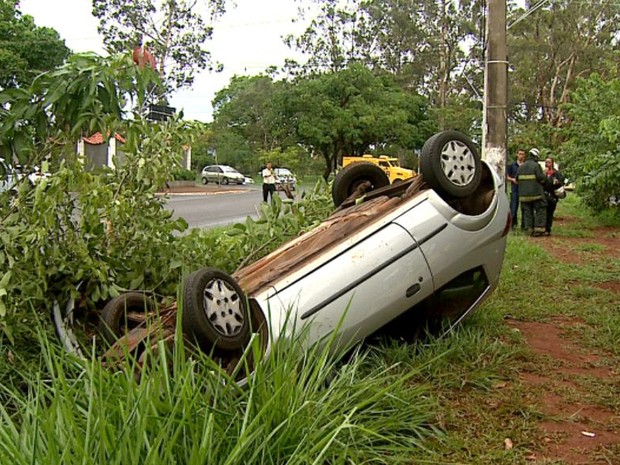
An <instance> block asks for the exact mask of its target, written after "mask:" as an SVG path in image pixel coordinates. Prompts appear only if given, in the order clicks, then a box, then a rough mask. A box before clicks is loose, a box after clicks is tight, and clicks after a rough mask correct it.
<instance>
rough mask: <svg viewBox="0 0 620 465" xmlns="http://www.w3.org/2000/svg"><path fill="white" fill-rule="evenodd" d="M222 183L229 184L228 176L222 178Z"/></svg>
mask: <svg viewBox="0 0 620 465" xmlns="http://www.w3.org/2000/svg"><path fill="white" fill-rule="evenodd" d="M222 184H224V185H225V186H228V178H222Z"/></svg>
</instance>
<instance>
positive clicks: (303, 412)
mask: <svg viewBox="0 0 620 465" xmlns="http://www.w3.org/2000/svg"><path fill="white" fill-rule="evenodd" d="M318 203H320V202H317V204H318ZM558 215H559V216H562V217H567V215H570V216H571V221H565V222H561V223H559V224H558V225H556V231H555V234H556V236H557V237H556V238H555V239H554V241H558V240H560V241H561V240H562V238H565V237H570V235H569V234H567V232H568V229H571V230H573V229H574V230H584V229H585V230H589V231H592V229H593V228H596V227H600V226H601V223H600V222H599V220H598V218H593V217H590V216H589V215H588V212H587V211H585V210H584V209H583V208H580V206H579V204H578V202H577V201H576V197H573V196H569V197H568V198H567V199H566V200H563V201H562V202H560V204H559V205H558ZM573 215H575V216H573ZM606 225H607V226H614V227H617V226H618V222H617V221H616V223H613V224H606ZM567 228H568V229H567ZM233 237H235V236H233ZM563 244H566V246H567V247H572V246H571V244H574V240H571V241H570V242H566V243H563ZM571 252H572V253H573V254H575V255H576V256H579V257H580V258H581V260H583V262H584V265H575V264H573V263H565V262H562V261H558V260H554V259H552V257H551V256H550V255H549V254H548V253H547V252H546V251H545V249H544V247H543V245H542V243H540V242H539V241H536V242H535V241H532V240H531V239H530V238H529V237H525V236H521V235H519V234H511V235H509V237H508V247H507V251H506V258H505V261H504V266H503V270H502V278H501V280H500V283H499V288H498V289H497V290H496V291H495V292H494V294H493V295H492V296H491V298H490V299H489V300H488V301H487V303H485V305H484V306H483V307H482V308H481V309H480V310H479V311H478V312H477V313H476V314H475V315H473V316H472V317H471V318H469V319H468V320H467V321H465V322H464V323H463V324H462V325H460V327H459V328H457V329H456V330H455V331H453V332H451V333H450V334H449V335H446V336H444V337H441V338H433V337H430V336H429V337H427V338H425V339H424V340H420V341H415V342H413V343H407V342H405V341H403V340H400V339H399V340H394V339H389V338H386V337H382V338H378V339H373V340H369V341H366V342H365V344H364V345H363V346H361V348H360V350H356V351H352V352H350V353H349V354H348V356H346V357H345V359H344V361H343V362H342V363H338V362H335V361H334V359H333V358H331V356H328V354H327V351H323V350H320V349H319V348H314V349H311V350H308V351H303V350H301V344H299V343H297V341H296V340H295V339H293V340H291V341H285V340H280V341H278V343H277V344H276V345H274V346H273V347H272V353H271V356H270V357H269V358H268V359H266V360H265V362H264V364H261V365H260V366H259V368H258V370H257V373H256V377H255V378H254V379H252V380H251V382H250V383H248V385H247V386H246V387H245V388H243V389H236V387H235V386H234V384H232V383H231V382H230V380H229V379H228V378H227V377H226V375H225V374H223V373H221V372H220V370H219V368H218V367H217V366H216V365H214V364H213V362H212V361H211V360H210V359H209V358H208V357H207V356H206V355H204V354H201V353H194V354H191V356H189V357H187V355H189V354H188V353H187V352H185V348H183V347H182V346H181V345H180V344H177V345H176V346H175V347H174V348H173V352H172V353H170V352H168V351H165V350H161V348H162V347H161V346H160V347H158V349H159V350H158V352H157V353H156V354H150V355H154V356H151V357H149V359H150V360H151V361H152V362H151V364H150V365H148V366H147V367H146V368H145V371H144V373H145V375H144V376H142V378H141V380H140V381H139V382H137V381H136V379H135V373H134V370H135V368H136V366H135V363H133V362H129V363H128V364H123V365H122V366H120V367H119V370H117V371H110V370H109V369H108V368H103V367H102V366H101V364H100V361H99V360H97V359H93V360H89V361H87V362H82V361H77V360H75V359H73V358H71V357H69V356H67V355H66V354H64V353H62V352H61V351H60V349H59V348H57V347H56V346H55V345H54V344H53V343H52V344H49V343H46V344H44V345H43V351H42V357H41V359H42V362H43V363H40V364H39V365H38V366H37V367H36V369H32V370H31V371H16V370H15V369H14V368H13V373H11V376H10V377H7V376H2V377H1V379H2V383H1V389H0V392H1V394H0V399H1V400H2V402H0V416H2V426H0V438H1V441H0V457H2V458H1V459H0V461H2V462H3V463H4V462H6V463H16V464H20V465H21V464H22V463H23V464H25V463H41V464H47V463H50V464H51V463H68V464H72V463H83V461H84V458H85V457H87V458H91V459H92V458H93V457H95V460H97V461H100V462H106V463H110V464H115V463H119V464H120V463H128V462H132V463H133V462H139V463H164V462H165V463H188V464H192V463H200V464H202V463H205V461H207V462H208V463H216V464H217V463H237V462H243V463H247V464H249V465H252V464H254V463H257V464H258V463H259V464H265V463H312V462H313V461H316V462H317V463H323V462H325V461H329V462H330V463H346V462H347V460H350V461H356V463H525V462H527V461H531V457H532V451H533V450H534V451H540V450H541V446H540V437H541V435H540V425H541V421H551V420H553V422H554V424H558V425H562V424H568V425H574V415H572V414H573V413H574V410H573V411H571V412H570V414H569V415H567V416H566V417H563V416H559V415H556V414H554V415H553V416H551V415H548V414H546V413H544V409H542V405H541V403H542V402H544V398H545V397H544V396H545V395H549V393H550V392H551V393H552V394H553V395H554V396H559V398H560V399H563V400H566V401H567V402H569V401H570V396H573V395H574V396H576V395H577V394H576V393H579V394H580V396H579V397H578V398H575V405H577V404H579V405H581V406H583V405H586V406H587V405H595V406H596V407H597V408H598V409H605V411H607V410H608V411H610V412H614V411H616V410H617V408H618V394H620V392H618V385H617V382H615V379H614V378H613V376H612V375H610V377H609V378H599V377H598V376H596V377H592V376H570V379H568V378H566V379H564V378H562V374H561V373H560V372H561V368H562V367H560V369H558V365H557V359H554V358H551V357H548V356H546V355H545V356H540V355H537V354H536V353H534V352H533V351H532V350H531V347H530V346H528V344H527V340H526V338H525V337H524V335H523V334H522V332H521V331H518V330H516V329H515V328H514V326H513V325H514V324H515V323H514V320H515V319H518V320H520V321H524V322H527V323H530V324H533V323H535V322H540V321H547V322H552V323H554V322H556V323H557V322H558V321H560V322H561V324H562V339H563V340H564V339H565V338H566V339H567V343H568V344H569V345H570V346H571V347H576V348H578V349H579V351H580V353H581V352H583V353H588V352H590V351H591V352H594V353H597V354H599V355H600V354H603V356H601V357H597V361H596V368H597V369H598V371H599V372H609V373H612V374H613V370H614V369H615V368H616V367H617V366H618V362H619V359H618V357H619V356H620V352H619V350H618V345H617V341H618V338H619V337H620V319H619V318H618V312H617V308H618V305H619V299H618V295H617V293H614V292H612V291H607V290H604V289H602V288H599V287H597V285H599V284H601V283H610V282H612V283H615V282H617V280H618V276H617V275H618V271H617V267H614V266H613V262H612V260H611V259H604V260H603V261H601V252H600V248H595V247H589V248H588V247H585V245H583V244H582V245H579V244H577V245H576V247H575V248H574V249H571ZM579 283H583V284H579ZM550 295H552V296H553V298H552V299H550V298H549V296H550ZM507 321H513V323H512V324H507V323H506V322H507ZM568 322H572V323H574V326H572V327H571V324H568ZM177 340H179V339H177ZM0 349H3V350H5V349H6V347H1V348H0ZM254 349H256V347H254ZM9 354H10V352H9ZM336 355H337V356H339V355H341V354H336ZM0 358H1V359H2V360H3V362H2V364H0V368H1V369H4V370H6V369H7V367H12V366H14V364H15V363H17V362H10V360H11V359H17V360H19V355H18V356H16V355H15V354H13V355H12V356H6V351H5V352H2V357H0ZM566 363H569V362H566ZM524 372H529V373H530V374H531V375H532V376H534V377H535V378H536V380H540V377H541V376H544V375H545V374H548V373H549V372H552V373H558V375H559V376H560V379H558V380H557V381H558V383H557V384H554V385H553V386H549V385H548V384H539V383H535V384H525V382H524V375H523V373H524ZM222 377H224V380H223V378H222ZM9 380H11V381H9ZM567 382H570V383H569V384H570V386H569V387H570V389H568V390H567V389H566V385H567V384H566V383H567ZM593 384H594V386H595V387H596V389H592V386H593ZM506 438H509V439H511V442H512V443H513V444H514V446H513V447H512V448H507V447H505V446H504V444H505V439H506ZM546 450H547V451H549V450H551V451H553V450H554V449H552V448H549V449H546ZM593 453H596V454H597V457H602V458H603V459H604V460H605V461H606V462H607V463H617V462H618V459H619V458H620V450H618V449H617V448H603V449H600V448H598V449H597V450H596V451H595V452H593ZM584 454H585V452H584ZM540 455H542V452H541V453H540V454H539V453H538V452H537V456H540ZM582 455H583V454H582ZM546 457H547V458H548V459H549V460H554V459H555V458H557V457H553V456H546ZM583 457H585V455H583ZM592 457H593V455H591V456H589V457H587V458H586V459H592Z"/></svg>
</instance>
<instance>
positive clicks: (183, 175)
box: [172, 168, 196, 181]
mask: <svg viewBox="0 0 620 465" xmlns="http://www.w3.org/2000/svg"><path fill="white" fill-rule="evenodd" d="M172 175H173V176H174V180H175V181H195V180H196V172H195V171H192V170H186V169H185V168H180V169H178V170H176V171H175V172H174V173H172Z"/></svg>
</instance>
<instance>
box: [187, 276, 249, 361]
mask: <svg viewBox="0 0 620 465" xmlns="http://www.w3.org/2000/svg"><path fill="white" fill-rule="evenodd" d="M183 327H184V329H185V331H186V332H187V333H189V334H191V335H193V336H194V337H195V338H196V341H197V342H198V343H199V344H200V345H201V346H203V347H205V346H206V347H214V346H215V347H216V348H218V349H222V350H226V351H232V350H238V349H242V348H244V347H245V345H246V344H247V342H248V340H249V338H250V321H249V313H248V307H247V302H246V298H245V295H244V294H243V291H242V290H241V288H240V287H239V285H238V284H237V283H236V281H235V280H234V279H233V278H232V277H230V276H229V275H228V274H226V273H224V272H223V271H221V270H218V269H216V268H203V269H200V270H198V271H195V272H194V273H192V274H190V275H189V276H188V277H187V279H186V280H185V283H184V285H183Z"/></svg>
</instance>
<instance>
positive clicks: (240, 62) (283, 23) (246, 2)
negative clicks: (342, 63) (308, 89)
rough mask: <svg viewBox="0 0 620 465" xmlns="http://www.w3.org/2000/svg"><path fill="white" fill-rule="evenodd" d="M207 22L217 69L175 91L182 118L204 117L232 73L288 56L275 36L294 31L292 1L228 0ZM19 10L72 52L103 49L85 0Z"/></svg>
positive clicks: (27, 1) (46, 0)
mask: <svg viewBox="0 0 620 465" xmlns="http://www.w3.org/2000/svg"><path fill="white" fill-rule="evenodd" d="M229 3H230V5H229V6H228V11H227V13H226V14H225V15H224V17H223V18H220V19H219V20H218V21H217V22H216V23H215V24H214V25H213V26H214V33H213V39H212V40H211V41H209V42H207V43H206V44H205V48H206V49H207V50H209V51H210V52H211V53H212V56H213V60H214V62H219V63H222V64H223V65H224V71H223V72H221V73H208V72H206V71H205V72H202V73H201V74H199V75H197V76H196V79H195V82H194V85H193V87H192V88H191V89H188V90H184V91H181V92H179V93H177V94H175V95H174V96H173V98H172V100H171V104H172V105H173V106H175V107H176V108H177V109H179V110H181V109H183V110H184V113H185V117H186V118H187V119H197V120H201V121H210V120H211V119H212V108H211V100H212V99H213V97H214V95H215V93H216V92H217V91H219V90H220V89H222V88H224V87H226V86H227V84H228V82H229V80H230V78H231V77H232V76H233V75H235V74H239V75H245V74H247V75H254V74H258V73H260V72H261V71H263V70H264V69H266V68H267V67H269V66H271V65H276V66H280V65H282V64H284V59H285V58H287V57H292V56H294V53H293V51H292V50H290V49H288V48H287V47H286V46H285V45H284V44H283V43H282V39H281V37H282V36H284V35H287V34H289V33H291V32H296V31H300V28H302V25H300V24H299V23H293V21H292V20H293V18H295V17H296V12H297V5H296V3H295V2H293V1H292V0H234V3H236V5H237V6H236V7H235V6H234V5H233V2H232V1H229ZM20 10H21V12H22V13H24V14H29V15H31V16H33V17H34V20H35V23H36V24H37V26H47V27H51V28H54V29H55V30H56V31H58V33H59V34H60V36H61V37H62V38H63V39H64V40H65V43H66V44H67V46H68V47H69V48H70V49H71V50H73V51H74V52H86V51H93V52H96V53H99V54H104V49H103V43H102V41H101V38H100V37H99V35H98V34H97V24H98V22H97V20H96V18H95V17H93V16H92V14H91V0H54V1H52V0H21V1H20Z"/></svg>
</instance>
